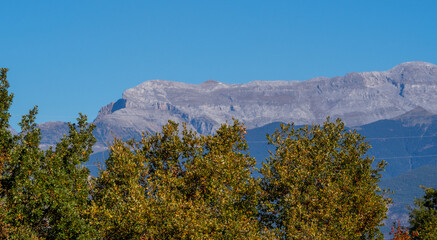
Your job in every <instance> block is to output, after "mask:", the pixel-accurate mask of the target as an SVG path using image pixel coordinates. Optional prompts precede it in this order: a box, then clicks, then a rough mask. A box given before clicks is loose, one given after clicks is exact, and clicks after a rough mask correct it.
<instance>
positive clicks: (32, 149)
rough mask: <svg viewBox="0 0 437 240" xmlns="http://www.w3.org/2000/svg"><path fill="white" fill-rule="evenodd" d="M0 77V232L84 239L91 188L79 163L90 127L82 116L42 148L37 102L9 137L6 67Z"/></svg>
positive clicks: (86, 153)
mask: <svg viewBox="0 0 437 240" xmlns="http://www.w3.org/2000/svg"><path fill="white" fill-rule="evenodd" d="M1 80H2V84H1V85H0V95H1V97H2V99H1V104H0V107H1V112H0V134H1V140H0V144H1V145H0V147H1V152H0V158H1V161H2V162H1V166H2V169H1V170H2V172H1V190H2V191H1V197H2V204H1V207H2V209H4V211H3V212H2V214H4V215H2V216H1V217H2V218H3V220H4V221H3V222H2V225H1V226H2V227H6V228H5V229H7V231H2V233H3V232H5V233H6V234H7V237H9V238H11V239H32V238H33V239H38V238H43V239H79V238H86V237H87V236H89V235H90V234H91V233H92V232H93V229H92V228H91V227H90V224H88V219H89V218H88V216H87V215H86V210H87V208H88V206H89V204H90V199H89V195H90V190H91V189H90V186H89V184H88V181H87V179H88V176H89V171H88V169H86V168H84V167H81V165H82V164H83V163H85V162H86V161H87V160H88V157H89V155H90V154H91V153H92V149H91V147H92V145H93V144H94V142H95V139H94V137H93V135H92V131H93V128H94V126H92V125H89V124H88V123H87V119H86V116H83V115H80V116H79V118H78V123H77V124H70V125H69V126H70V131H69V134H68V135H66V136H64V137H63V138H62V139H61V141H60V142H59V143H58V144H57V145H56V148H55V149H52V148H50V149H49V150H47V151H43V150H41V149H40V148H39V143H40V139H41V136H40V135H41V134H40V130H39V129H38V127H37V124H36V123H35V118H36V115H37V108H36V107H35V108H34V109H32V110H31V111H30V112H29V114H28V115H25V116H23V117H22V120H21V123H20V124H19V125H20V126H21V132H20V134H19V135H17V136H12V135H11V134H10V133H9V129H8V128H9V124H8V121H9V116H10V115H9V112H8V110H9V109H8V108H9V106H10V104H11V102H12V94H9V93H8V90H7V88H8V86H9V85H8V83H7V81H6V70H4V69H2V75H1ZM3 223H4V224H3ZM3 236H5V235H3Z"/></svg>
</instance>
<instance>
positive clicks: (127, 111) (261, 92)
mask: <svg viewBox="0 0 437 240" xmlns="http://www.w3.org/2000/svg"><path fill="white" fill-rule="evenodd" d="M416 107H422V108H423V109H426V110H427V111H429V112H431V113H437V66H436V65H434V64H431V63H425V62H407V63H402V64H400V65H397V66H395V67H394V68H392V69H390V70H388V71H383V72H362V73H349V74H346V75H345V76H342V77H334V78H326V77H318V78H313V79H310V80H306V81H253V82H249V83H244V84H226V83H221V82H217V81H212V80H210V81H207V82H204V83H202V84H188V83H181V82H171V81H165V80H151V81H146V82H144V83H142V84H140V85H138V86H136V87H133V88H130V89H127V90H126V91H124V93H123V96H122V98H121V99H119V100H118V101H115V102H112V103H110V104H108V105H107V106H105V107H103V108H102V109H101V110H100V112H99V114H98V116H97V118H96V119H95V121H94V124H96V125H97V130H96V137H97V139H98V140H99V141H100V142H108V141H111V140H112V137H113V136H114V135H115V136H119V137H121V138H132V137H140V134H141V132H143V131H152V132H155V131H159V130H160V128H161V126H162V125H164V124H165V123H166V122H167V121H168V120H173V121H176V122H186V123H187V124H188V126H189V127H191V128H193V129H195V130H197V131H198V132H199V133H202V134H210V133H212V132H214V130H216V129H217V128H218V127H219V125H220V124H221V123H224V122H226V121H230V120H232V118H233V117H235V118H237V119H239V120H241V121H243V122H244V123H245V124H246V126H247V127H248V129H251V128H255V127H260V126H263V125H266V124H269V123H272V122H295V123H296V124H308V123H320V122H323V121H324V120H325V119H326V117H327V116H331V118H337V117H340V118H341V119H342V120H343V121H344V122H345V123H346V124H347V125H348V126H358V125H363V124H367V123H371V122H374V121H377V120H381V119H390V118H393V117H396V116H399V115H401V114H403V113H405V112H407V111H410V110H412V109H414V108H416Z"/></svg>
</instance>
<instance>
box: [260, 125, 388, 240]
mask: <svg viewBox="0 0 437 240" xmlns="http://www.w3.org/2000/svg"><path fill="white" fill-rule="evenodd" d="M267 137H268V139H269V142H270V144H273V145H274V146H275V147H276V151H275V152H274V153H271V156H270V157H269V159H267V162H266V163H265V164H264V166H263V168H262V169H261V173H262V174H263V176H264V177H263V179H262V182H261V187H262V190H263V195H264V196H263V203H262V205H261V221H262V223H263V224H264V225H265V226H267V227H269V228H270V229H275V228H276V229H277V230H278V233H279V235H280V236H281V238H285V239H358V238H375V237H382V236H381V234H380V232H379V229H378V227H379V226H380V225H381V222H382V220H383V219H384V218H385V215H386V211H387V204H388V203H389V200H388V199H385V198H384V194H381V192H380V189H379V188H378V186H377V184H378V182H379V180H380V178H381V174H380V172H381V171H382V170H383V169H384V165H385V164H384V162H380V163H379V164H378V167H377V168H376V169H372V167H371V164H372V162H373V158H369V157H368V156H366V151H367V150H368V149H369V148H370V146H369V145H368V144H367V143H366V142H364V137H362V136H360V135H359V134H357V133H356V132H355V131H349V132H346V131H345V129H344V124H343V123H342V122H341V121H340V120H339V119H338V120H337V121H336V122H335V123H333V122H329V118H328V120H327V121H326V122H325V123H324V124H323V125H322V126H320V125H314V126H311V127H308V126H305V127H303V128H300V129H294V126H293V125H292V124H288V125H282V126H281V129H280V130H277V131H276V132H275V133H274V134H272V135H268V136H267Z"/></svg>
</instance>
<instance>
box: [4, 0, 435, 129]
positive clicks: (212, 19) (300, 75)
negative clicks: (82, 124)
mask: <svg viewBox="0 0 437 240" xmlns="http://www.w3.org/2000/svg"><path fill="white" fill-rule="evenodd" d="M0 8H1V11H0V26H1V30H0V66H1V67H8V68H9V69H10V71H9V75H8V79H9V81H10V84H11V91H12V92H14V94H15V98H14V104H13V107H12V110H11V113H12V115H13V116H12V125H13V126H14V127H16V123H17V122H18V121H19V119H20V116H21V115H23V114H25V113H26V112H27V111H28V110H29V109H30V108H31V107H32V106H34V105H38V106H39V115H38V119H37V121H38V122H45V121H74V120H75V118H76V117H77V116H78V113H79V112H82V113H84V114H87V115H88V116H89V118H90V120H93V119H94V118H95V117H96V115H97V112H98V111H99V109H100V107H102V106H104V105H106V104H108V103H110V102H111V101H115V100H117V99H118V98H120V97H121V94H122V92H123V91H124V90H125V89H128V88H131V87H134V86H136V85H138V84H140V83H141V82H144V81H146V80H151V79H165V80H171V81H181V82H187V83H195V84H197V83H201V82H204V81H206V80H209V79H214V80H217V81H221V82H226V83H245V82H249V81H253V80H306V79H309V78H312V77H317V76H326V77H334V76H340V75H344V74H346V73H348V72H354V71H356V72H363V71H379V70H387V69H390V68H391V67H393V66H395V65H397V64H399V63H402V62H407V61H416V60H420V61H426V62H431V63H434V64H437V31H436V29H437V14H435V13H436V12H437V1H426V0H423V1H401V0H397V1H391V0H384V1H380V0H379V1H371V0H367V1H292V0H288V1H256V0H250V1H239V0H233V1H227V0H220V1H205V0H202V1H190V0H185V1H134V0H126V1H110V0H105V1H97V0H92V1H89V0H88V1H81V0H74V1H73V0H65V1H45V0H40V1H33V0H32V1H31V0H29V1H21V0H14V1H2V2H1V3H0Z"/></svg>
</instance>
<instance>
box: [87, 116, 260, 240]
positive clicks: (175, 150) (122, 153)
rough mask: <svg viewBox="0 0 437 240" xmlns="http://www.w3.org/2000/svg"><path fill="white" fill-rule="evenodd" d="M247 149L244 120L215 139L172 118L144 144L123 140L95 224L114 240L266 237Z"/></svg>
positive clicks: (99, 194)
mask: <svg viewBox="0 0 437 240" xmlns="http://www.w3.org/2000/svg"><path fill="white" fill-rule="evenodd" d="M246 149H247V145H246V142H245V140H244V127H243V126H242V125H241V124H240V123H239V122H238V121H234V123H233V125H227V124H224V125H222V126H221V128H220V129H219V130H218V131H217V132H216V134H215V135H213V136H199V135H197V134H195V133H194V132H192V131H189V130H187V128H186V127H185V126H184V128H183V130H182V131H179V129H178V124H176V123H174V122H171V121H170V122H169V123H168V124H167V125H165V126H164V127H163V128H162V132H160V133H155V134H150V133H146V134H145V135H144V136H143V139H142V140H141V141H140V142H139V143H133V142H130V143H123V142H121V141H119V140H116V141H115V142H114V144H113V146H112V147H111V155H110V158H109V159H108V161H107V168H106V170H104V171H102V172H101V173H100V176H99V178H98V179H97V180H96V188H95V193H94V195H93V198H94V199H95V204H96V205H95V206H94V207H93V209H94V210H93V213H94V219H95V220H94V222H95V224H98V225H99V226H101V228H102V229H103V230H104V232H103V233H102V236H104V237H107V236H111V237H113V238H127V237H132V238H144V239H186V238H188V239H235V238H237V239H260V238H262V237H263V236H262V235H266V234H267V232H263V234H261V233H262V232H261V231H260V228H259V224H258V220H257V204H258V192H259V188H258V182H257V180H256V179H255V178H253V177H252V176H251V174H252V172H253V170H254V165H255V160H254V159H253V158H251V157H249V155H248V154H245V153H243V151H244V150H246ZM264 237H266V236H264Z"/></svg>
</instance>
